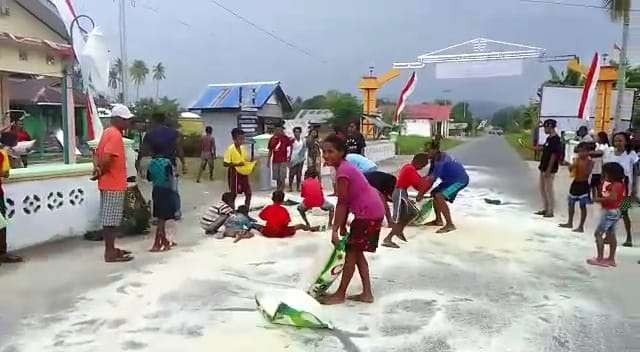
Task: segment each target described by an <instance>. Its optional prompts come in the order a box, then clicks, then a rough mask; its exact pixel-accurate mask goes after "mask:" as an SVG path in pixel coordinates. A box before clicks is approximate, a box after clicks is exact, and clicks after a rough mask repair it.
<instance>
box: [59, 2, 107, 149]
mask: <svg viewBox="0 0 640 352" xmlns="http://www.w3.org/2000/svg"><path fill="white" fill-rule="evenodd" d="M53 4H54V5H56V8H57V9H58V15H59V16H60V19H62V22H63V23H64V26H65V27H66V29H67V33H69V35H71V32H72V29H71V24H72V23H73V20H74V19H75V18H76V17H77V12H76V10H75V9H74V7H73V3H72V0H53ZM73 32H74V33H73V36H72V37H73V39H74V41H73V43H71V45H72V46H73V51H74V54H75V57H76V59H77V60H78V62H80V54H81V53H82V48H83V47H84V44H85V42H84V36H83V34H82V33H81V32H80V29H79V27H78V26H77V25H76V26H74V28H73ZM80 69H81V71H82V74H83V75H85V74H87V72H89V69H88V68H87V67H83V65H82V62H80ZM83 78H85V77H83ZM85 93H86V95H87V99H86V101H85V105H86V109H87V126H88V127H89V128H88V129H89V131H88V134H89V136H88V137H89V139H90V140H93V139H99V138H100V136H102V131H103V127H102V123H101V122H100V118H99V117H98V109H97V108H96V105H95V103H94V101H93V96H92V92H91V91H90V90H89V89H88V88H87V90H86V91H85Z"/></svg>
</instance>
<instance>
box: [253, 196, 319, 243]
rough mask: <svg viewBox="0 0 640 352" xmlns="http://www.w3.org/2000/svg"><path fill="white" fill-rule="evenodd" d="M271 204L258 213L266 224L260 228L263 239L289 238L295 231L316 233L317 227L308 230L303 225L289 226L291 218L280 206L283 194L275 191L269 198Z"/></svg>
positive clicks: (285, 209)
mask: <svg viewBox="0 0 640 352" xmlns="http://www.w3.org/2000/svg"><path fill="white" fill-rule="evenodd" d="M271 200H272V201H273V204H271V205H267V206H266V207H264V208H263V209H262V211H260V215H259V216H260V219H262V220H264V221H265V222H266V223H265V225H264V226H263V227H262V230H261V232H262V235H263V236H264V237H272V238H283V237H291V236H293V235H295V234H296V231H297V230H305V231H317V230H318V227H313V228H310V227H308V226H307V225H304V224H297V225H294V226H289V223H291V216H289V211H288V210H287V208H285V207H283V206H282V203H283V202H284V192H282V191H275V192H273V194H272V196H271Z"/></svg>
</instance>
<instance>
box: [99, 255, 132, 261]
mask: <svg viewBox="0 0 640 352" xmlns="http://www.w3.org/2000/svg"><path fill="white" fill-rule="evenodd" d="M132 260H133V256H117V257H115V258H111V259H105V262H107V263H125V262H130V261H132Z"/></svg>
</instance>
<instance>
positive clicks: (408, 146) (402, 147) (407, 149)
mask: <svg viewBox="0 0 640 352" xmlns="http://www.w3.org/2000/svg"><path fill="white" fill-rule="evenodd" d="M430 142H431V138H429V137H423V136H416V135H409V136H398V140H397V142H396V146H397V148H396V153H397V154H398V155H415V154H417V153H420V152H423V151H424V145H425V144H426V143H430ZM462 143H464V142H463V141H461V140H458V139H451V138H448V139H444V140H442V142H441V145H440V148H441V149H442V150H447V149H451V148H453V147H455V146H458V145H460V144H462Z"/></svg>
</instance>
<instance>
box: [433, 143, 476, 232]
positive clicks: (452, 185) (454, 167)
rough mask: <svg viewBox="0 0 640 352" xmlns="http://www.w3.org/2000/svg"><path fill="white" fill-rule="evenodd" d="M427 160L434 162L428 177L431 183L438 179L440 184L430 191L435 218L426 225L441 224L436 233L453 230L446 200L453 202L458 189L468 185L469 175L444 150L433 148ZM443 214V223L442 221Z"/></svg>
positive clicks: (453, 226)
mask: <svg viewBox="0 0 640 352" xmlns="http://www.w3.org/2000/svg"><path fill="white" fill-rule="evenodd" d="M429 160H430V161H431V162H432V163H433V164H434V166H433V170H432V172H431V174H429V178H430V179H431V181H430V182H431V184H433V183H434V182H435V181H436V180H438V179H440V184H439V185H438V186H436V187H435V188H434V189H433V190H432V191H431V197H433V208H434V210H435V213H436V219H435V220H434V221H431V222H428V223H427V226H443V225H444V226H443V227H442V228H440V229H439V230H438V231H436V233H447V232H451V231H454V230H455V229H456V226H455V225H454V224H453V220H452V219H451V211H450V210H449V206H448V205H447V202H449V203H453V202H454V201H455V199H456V197H457V195H458V193H459V192H460V191H462V190H463V189H464V188H466V187H467V186H468V185H469V175H468V174H467V171H466V170H465V169H464V166H462V164H461V163H460V162H458V161H457V160H455V159H453V158H451V157H450V156H449V155H447V154H445V153H444V152H441V151H438V150H435V151H431V152H429ZM442 216H444V220H445V223H443V222H442Z"/></svg>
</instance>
